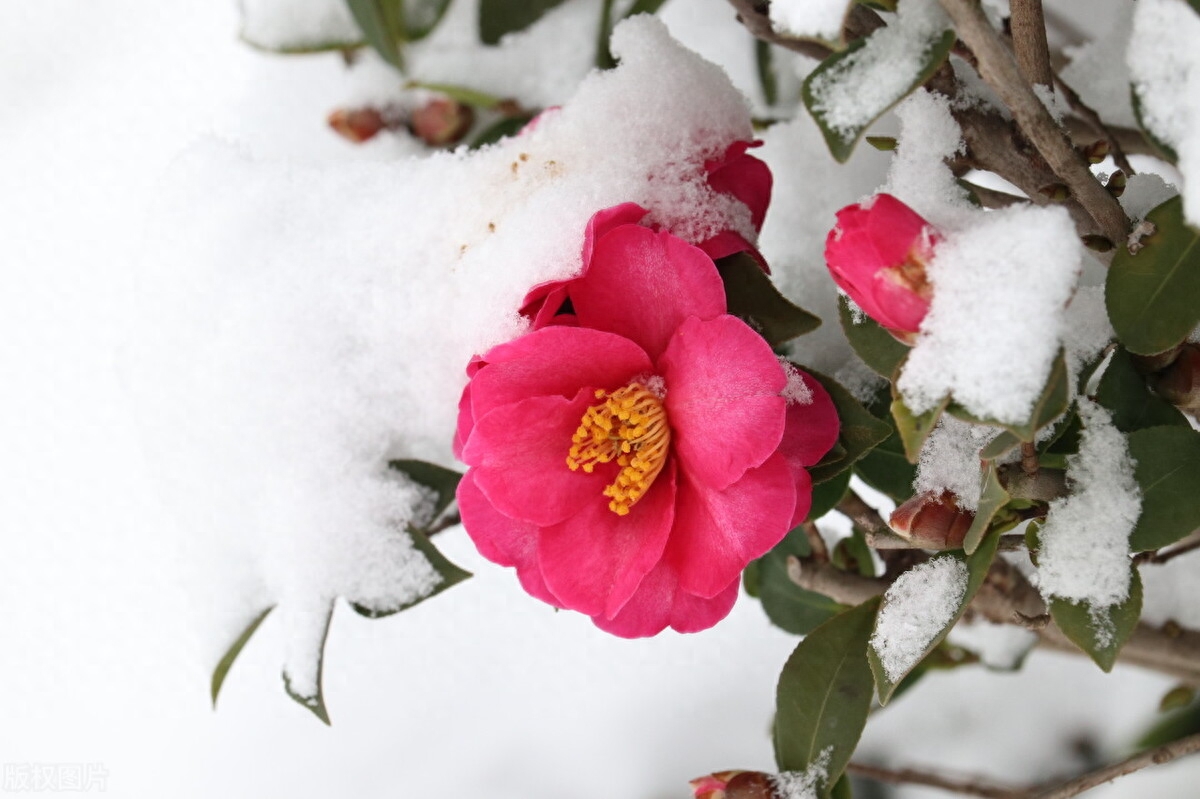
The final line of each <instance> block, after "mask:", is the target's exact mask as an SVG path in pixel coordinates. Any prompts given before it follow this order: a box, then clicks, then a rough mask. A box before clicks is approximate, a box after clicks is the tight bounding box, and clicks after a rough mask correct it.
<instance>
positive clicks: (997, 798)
mask: <svg viewBox="0 0 1200 799" xmlns="http://www.w3.org/2000/svg"><path fill="white" fill-rule="evenodd" d="M846 771H848V772H850V773H851V774H857V775H858V776H860V777H866V778H867V779H870V780H875V781H876V782H889V783H895V784H908V785H924V786H927V787H929V788H941V789H942V790H943V791H953V792H955V793H959V794H963V795H964V796H979V797H983V799H1021V797H1022V796H1023V795H1024V792H1023V791H1020V790H1017V789H1015V788H1003V787H1001V786H999V785H995V784H989V783H988V782H987V781H985V780H983V779H981V778H978V777H966V778H956V777H948V776H945V775H942V774H937V773H936V772H933V771H927V770H925V769H916V768H903V769H886V768H881V767H879V766H870V765H867V764H866V763H850V764H848V765H847V766H846Z"/></svg>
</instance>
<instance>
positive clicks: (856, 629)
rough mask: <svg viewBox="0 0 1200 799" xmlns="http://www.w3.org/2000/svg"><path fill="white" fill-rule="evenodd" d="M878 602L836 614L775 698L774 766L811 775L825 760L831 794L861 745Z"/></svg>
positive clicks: (788, 670) (796, 659)
mask: <svg viewBox="0 0 1200 799" xmlns="http://www.w3.org/2000/svg"><path fill="white" fill-rule="evenodd" d="M879 602H880V600H879V598H878V597H875V598H872V599H870V600H868V601H866V602H864V603H863V604H861V605H859V606H858V607H855V608H852V609H850V610H848V611H846V612H844V613H841V614H839V615H837V616H834V617H833V618H832V619H830V620H829V621H827V622H825V623H824V624H822V625H821V626H820V627H818V628H817V629H815V630H813V631H812V632H811V633H810V634H809V635H808V636H807V637H806V638H805V639H804V640H803V641H801V642H800V645H799V646H797V647H796V649H795V651H793V652H792V655H791V657H789V658H788V660H787V663H786V664H784V667H783V672H782V673H781V674H780V675H779V685H778V687H777V689H776V695H775V701H776V704H775V736H774V737H775V762H776V764H777V765H778V766H779V768H780V769H781V770H786V771H807V770H808V768H809V767H810V766H814V765H817V764H818V763H819V762H822V761H824V762H823V765H824V770H825V772H826V775H827V776H826V785H827V786H829V787H827V788H826V789H825V790H824V791H823V795H825V796H828V795H829V790H830V788H831V787H832V783H833V782H835V781H836V780H837V778H838V777H839V776H841V774H842V772H843V771H844V770H845V768H846V764H847V763H849V762H850V756H851V755H852V754H853V753H854V748H855V747H856V746H857V745H858V739H859V737H860V736H861V735H862V731H863V727H864V726H866V723H867V714H868V713H869V712H870V710H871V698H872V696H873V695H874V693H875V682H874V679H873V678H872V677H871V667H870V666H869V665H868V664H867V641H868V639H870V637H871V630H872V627H873V626H874V623H875V613H876V611H877V610H878V608H879Z"/></svg>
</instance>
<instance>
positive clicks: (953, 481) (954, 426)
mask: <svg viewBox="0 0 1200 799" xmlns="http://www.w3.org/2000/svg"><path fill="white" fill-rule="evenodd" d="M997 432H998V431H997V429H996V428H995V427H989V426H987V425H980V424H971V423H970V422H963V421H960V420H958V419H955V418H954V417H953V416H951V415H950V414H948V413H944V414H942V418H941V419H939V420H938V423H937V426H936V427H934V428H933V431H932V432H931V433H930V434H929V438H927V439H926V440H925V445H924V446H923V447H921V456H920V460H919V461H918V462H917V476H916V479H915V480H913V490H914V491H916V492H917V493H922V492H926V491H931V492H934V493H941V492H942V491H950V492H951V493H953V494H954V496H955V497H956V498H957V500H958V506H959V507H960V508H964V509H966V510H970V511H973V510H975V509H976V508H978V507H979V489H980V480H981V474H982V472H981V466H980V459H979V450H981V449H983V447H984V446H985V445H986V444H987V443H988V442H989V441H991V440H992V439H993V438H995V437H996V433H997Z"/></svg>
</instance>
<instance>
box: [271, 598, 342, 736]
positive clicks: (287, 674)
mask: <svg viewBox="0 0 1200 799" xmlns="http://www.w3.org/2000/svg"><path fill="white" fill-rule="evenodd" d="M321 613H322V615H323V616H324V623H322V624H320V625H318V626H315V627H314V626H313V625H311V624H306V625H305V626H307V627H309V628H310V629H315V630H319V632H320V635H319V637H316V638H313V639H311V640H310V641H308V643H309V644H311V645H312V646H311V647H309V648H300V649H297V650H294V651H293V652H291V653H290V656H289V658H288V661H287V662H286V663H285V664H284V666H283V688H284V690H285V691H287V695H288V696H290V697H291V698H292V699H294V700H296V701H297V702H298V703H299V704H300V705H301V706H303V707H304V708H306V709H307V710H310V711H312V713H313V715H314V716H316V717H317V718H319V719H320V720H321V721H323V722H324V723H325V724H326V725H328V724H329V723H330V721H329V712H328V711H327V710H326V709H325V694H324V691H323V689H322V681H323V678H324V673H325V640H326V639H327V638H328V637H329V624H330V622H332V620H333V602H330V603H328V605H327V606H326V607H325V609H324V610H323V611H322V612H321ZM310 660H311V661H313V662H309V661H310Z"/></svg>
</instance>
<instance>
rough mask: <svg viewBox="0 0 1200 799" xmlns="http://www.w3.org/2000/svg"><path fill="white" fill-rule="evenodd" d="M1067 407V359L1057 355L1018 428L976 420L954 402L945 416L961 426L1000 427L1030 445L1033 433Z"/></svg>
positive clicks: (984, 419) (990, 420) (1061, 354)
mask: <svg viewBox="0 0 1200 799" xmlns="http://www.w3.org/2000/svg"><path fill="white" fill-rule="evenodd" d="M1070 404H1071V383H1070V377H1069V375H1068V374H1067V359H1066V356H1065V355H1064V354H1063V352H1062V351H1059V353H1058V355H1057V357H1055V359H1054V364H1053V365H1052V366H1051V367H1050V375H1049V376H1048V377H1047V378H1046V385H1045V387H1044V388H1042V393H1041V394H1040V395H1039V396H1038V398H1037V400H1035V401H1034V403H1033V411H1032V412H1031V413H1030V415H1029V419H1028V420H1026V421H1025V422H1023V423H1021V424H1006V423H1004V422H998V421H996V420H995V419H987V418H984V417H980V416H976V415H974V414H973V413H971V412H970V411H968V410H967V409H966V408H964V407H962V406H961V405H959V404H958V403H956V402H951V403H950V404H949V405H947V406H946V413H949V414H950V415H951V416H953V417H955V418H956V419H961V420H963V421H964V422H971V423H973V424H986V425H993V426H995V427H1003V428H1004V429H1005V430H1007V431H1008V432H1010V433H1012V434H1013V435H1014V436H1016V437H1017V438H1019V439H1020V440H1021V441H1033V439H1034V438H1035V437H1036V436H1037V432H1038V431H1039V430H1041V429H1042V428H1043V427H1045V426H1046V425H1048V424H1051V423H1052V422H1053V421H1054V420H1055V419H1057V418H1058V417H1060V416H1062V414H1063V413H1064V412H1065V411H1066V410H1067V407H1068V406H1069V405H1070Z"/></svg>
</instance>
